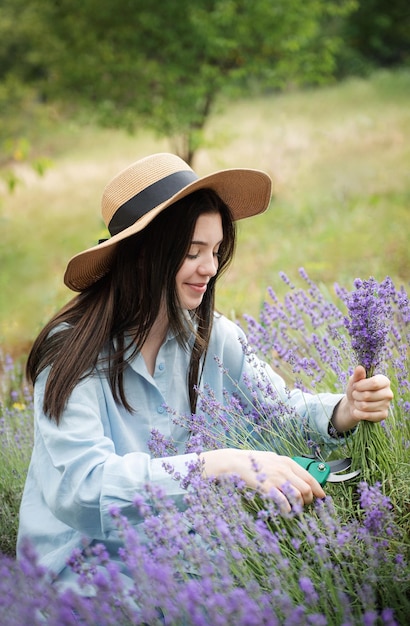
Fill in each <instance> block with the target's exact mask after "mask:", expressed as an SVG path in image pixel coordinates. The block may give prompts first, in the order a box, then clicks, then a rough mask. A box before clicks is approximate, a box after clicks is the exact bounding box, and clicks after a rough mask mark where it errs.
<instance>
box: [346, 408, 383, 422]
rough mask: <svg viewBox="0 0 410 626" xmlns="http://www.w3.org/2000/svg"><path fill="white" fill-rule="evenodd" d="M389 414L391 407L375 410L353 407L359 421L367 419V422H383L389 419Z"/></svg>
mask: <svg viewBox="0 0 410 626" xmlns="http://www.w3.org/2000/svg"><path fill="white" fill-rule="evenodd" d="M388 415H389V409H388V408H385V409H379V410H375V411H369V410H367V411H361V410H359V409H356V408H355V409H353V417H354V418H355V419H356V420H357V421H359V422H362V421H367V422H381V421H383V420H385V419H387V417H388Z"/></svg>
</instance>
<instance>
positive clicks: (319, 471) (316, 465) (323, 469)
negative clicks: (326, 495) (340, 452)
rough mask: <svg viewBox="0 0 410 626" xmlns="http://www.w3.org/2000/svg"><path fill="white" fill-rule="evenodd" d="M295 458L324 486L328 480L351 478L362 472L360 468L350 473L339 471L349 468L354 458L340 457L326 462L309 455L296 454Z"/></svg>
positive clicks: (342, 480)
mask: <svg viewBox="0 0 410 626" xmlns="http://www.w3.org/2000/svg"><path fill="white" fill-rule="evenodd" d="M293 460H294V461H296V463H298V464H299V465H300V466H301V467H303V468H304V469H305V470H307V471H308V472H309V474H311V475H312V476H313V477H314V478H315V479H316V480H317V481H318V483H319V484H320V485H322V486H323V485H324V484H325V483H326V482H332V483H336V482H344V481H346V480H351V479H352V478H355V477H356V476H358V475H359V474H360V470H355V471H354V472H350V473H349V474H340V473H338V472H343V471H345V470H347V469H349V467H350V466H351V464H352V459H338V460H335V461H329V462H324V461H318V460H317V459H312V458H309V457H304V456H295V457H293Z"/></svg>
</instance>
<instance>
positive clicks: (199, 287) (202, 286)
mask: <svg viewBox="0 0 410 626" xmlns="http://www.w3.org/2000/svg"><path fill="white" fill-rule="evenodd" d="M185 284H186V285H187V287H189V288H190V289H192V290H193V291H195V293H205V291H206V288H207V283H185Z"/></svg>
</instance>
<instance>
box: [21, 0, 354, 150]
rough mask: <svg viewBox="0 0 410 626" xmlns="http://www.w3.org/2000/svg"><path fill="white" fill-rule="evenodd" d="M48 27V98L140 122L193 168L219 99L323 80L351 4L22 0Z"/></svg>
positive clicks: (329, 0)
mask: <svg viewBox="0 0 410 626" xmlns="http://www.w3.org/2000/svg"><path fill="white" fill-rule="evenodd" d="M28 2H29V4H31V5H35V7H36V11H37V13H36V14H37V15H40V16H41V19H42V20H43V23H44V24H47V25H48V29H47V36H46V37H44V39H43V42H42V44H41V43H40V47H41V48H42V52H41V54H42V60H43V64H44V68H45V79H44V80H43V81H42V90H43V93H44V95H45V96H46V97H47V98H53V99H54V98H55V99H64V100H65V101H67V102H70V103H72V104H75V105H79V106H81V107H87V108H88V109H92V111H93V114H94V115H95V116H96V119H97V120H98V121H99V122H100V123H102V124H105V125H109V126H118V127H122V128H127V129H130V130H133V129H134V128H135V126H136V124H137V123H140V124H141V123H144V124H146V125H148V126H149V127H150V128H152V129H154V130H155V131H156V132H158V133H159V134H160V135H163V136H167V137H171V138H172V139H173V141H174V143H175V145H176V148H175V149H176V151H177V152H178V153H179V154H180V155H181V156H182V157H183V158H185V159H186V160H187V161H188V162H191V161H192V159H193V157H194V154H195V151H196V150H197V148H198V146H199V145H200V144H201V141H202V133H203V129H204V126H205V123H206V121H207V119H208V117H209V115H210V112H211V111H212V108H213V106H214V104H215V101H216V99H217V98H218V96H219V95H220V94H221V93H223V92H224V91H226V90H229V89H231V90H232V89H233V88H236V89H240V88H241V89H244V88H246V87H247V86H248V85H249V82H250V81H253V83H255V81H256V82H257V83H258V84H260V85H263V86H265V87H269V88H275V89H278V88H279V89H280V88H283V87H284V86H285V85H286V84H288V83H289V82H292V83H293V84H315V83H318V82H321V81H323V80H326V79H328V78H329V77H330V76H331V75H332V72H333V70H334V58H335V54H336V51H337V49H338V46H339V45H340V38H339V37H338V36H337V26H338V24H339V22H340V20H341V18H342V17H343V16H344V15H346V14H347V13H348V12H349V11H350V10H352V9H353V8H354V7H355V5H356V3H355V1H354V0H338V1H333V0H252V2H250V1H249V0H195V2H192V0H174V1H167V2H162V3H158V1H157V0H155V1H154V0H55V1H54V2H51V1H50V0H28Z"/></svg>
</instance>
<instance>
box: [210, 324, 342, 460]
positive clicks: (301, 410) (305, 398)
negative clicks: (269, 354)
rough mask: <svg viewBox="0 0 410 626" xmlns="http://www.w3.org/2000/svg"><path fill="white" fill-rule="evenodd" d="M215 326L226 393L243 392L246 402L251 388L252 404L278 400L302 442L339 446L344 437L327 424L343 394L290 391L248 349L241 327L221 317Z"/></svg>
mask: <svg viewBox="0 0 410 626" xmlns="http://www.w3.org/2000/svg"><path fill="white" fill-rule="evenodd" d="M215 329H216V334H217V335H218V336H219V340H217V342H218V341H219V342H222V343H223V350H222V354H221V357H220V358H221V360H222V362H223V366H224V368H225V371H226V372H227V375H226V376H225V384H226V388H227V389H228V390H229V392H231V393H232V392H233V393H234V392H235V391H236V392H238V391H239V392H242V394H243V398H245V399H246V403H248V404H249V399H250V398H251V393H250V387H252V393H253V396H252V397H253V400H254V404H255V403H261V405H265V406H269V404H271V403H272V402H274V401H276V400H279V401H280V402H282V403H283V404H284V405H286V407H288V408H289V409H290V411H289V420H290V421H292V426H294V427H295V428H297V429H299V431H300V432H301V431H302V430H303V434H304V439H305V441H306V440H311V441H313V442H314V443H315V444H318V445H322V446H323V448H324V449H328V450H329V451H330V450H331V449H332V448H335V447H337V446H340V444H341V443H342V442H343V441H344V440H343V438H340V439H335V438H333V437H331V435H329V432H328V427H329V422H330V419H331V417H332V415H333V411H334V409H335V407H336V405H337V404H338V403H339V402H340V400H341V399H342V398H343V397H344V396H343V394H334V393H318V394H311V393H306V392H304V391H302V390H300V389H293V390H290V389H289V388H288V387H287V385H286V383H285V381H284V379H283V378H282V377H281V376H280V375H279V374H278V373H277V372H275V371H274V370H273V369H272V368H271V366H270V365H269V364H267V363H265V362H263V361H262V360H260V359H259V358H258V357H257V355H256V354H255V353H253V352H252V351H251V349H250V347H249V345H248V343H247V339H246V336H245V333H244V332H243V331H242V329H241V328H239V327H238V326H237V325H236V324H234V323H233V322H231V321H230V320H227V319H226V318H224V317H223V316H221V317H219V318H216V324H215ZM292 414H293V415H294V416H296V417H297V422H298V423H294V420H292Z"/></svg>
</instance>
